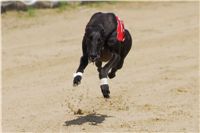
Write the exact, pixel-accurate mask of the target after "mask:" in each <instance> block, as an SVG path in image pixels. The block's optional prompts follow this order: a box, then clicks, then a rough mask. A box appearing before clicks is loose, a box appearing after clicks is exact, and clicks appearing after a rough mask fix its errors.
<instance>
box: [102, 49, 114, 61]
mask: <svg viewBox="0 0 200 133" xmlns="http://www.w3.org/2000/svg"><path fill="white" fill-rule="evenodd" d="M111 57H112V53H111V52H110V50H108V49H103V50H102V51H101V55H100V60H101V61H104V62H106V61H109V60H110V59H111Z"/></svg>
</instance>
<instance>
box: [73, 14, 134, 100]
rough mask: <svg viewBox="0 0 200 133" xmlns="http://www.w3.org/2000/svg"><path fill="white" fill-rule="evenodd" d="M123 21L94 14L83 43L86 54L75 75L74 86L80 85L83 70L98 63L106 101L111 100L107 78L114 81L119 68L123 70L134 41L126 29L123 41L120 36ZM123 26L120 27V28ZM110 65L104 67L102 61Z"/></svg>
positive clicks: (84, 53)
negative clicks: (91, 64) (92, 63)
mask: <svg viewBox="0 0 200 133" xmlns="http://www.w3.org/2000/svg"><path fill="white" fill-rule="evenodd" d="M119 23H122V21H120V20H119V19H118V17H117V16H115V15H114V14H113V13H101V12H98V13H95V14H94V15H93V16H92V17H91V19H90V21H89V22H88V24H87V26H86V29H85V34H84V37H83V41H82V52H83V55H82V57H81V59H80V65H79V67H78V69H77V71H76V73H75V74H74V80H73V85H74V86H77V85H79V84H80V82H81V79H82V74H83V72H84V69H85V68H86V66H87V65H88V62H95V65H96V66H97V70H98V72H99V78H100V80H101V84H100V87H101V91H102V93H103V96H104V97H105V98H109V94H110V91H109V86H108V82H107V76H108V77H109V78H110V79H111V78H114V77H115V73H116V71H117V70H118V69H121V68H122V66H123V63H124V59H125V57H126V55H127V54H128V52H129V51H130V49H131V46H132V38H131V35H130V33H129V32H128V30H126V29H124V30H123V29H121V30H123V36H124V38H123V40H119V38H117V36H118V35H119V34H121V33H119V32H118V27H119V28H120V24H119ZM122 26H123V25H121V28H123V27H122ZM103 61H105V62H107V61H108V63H107V64H105V66H103V67H102V62H103Z"/></svg>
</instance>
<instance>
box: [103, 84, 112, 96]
mask: <svg viewBox="0 0 200 133" xmlns="http://www.w3.org/2000/svg"><path fill="white" fill-rule="evenodd" d="M101 92H102V93H103V96H104V98H110V96H109V94H110V91H109V86H108V85H107V84H105V85H101Z"/></svg>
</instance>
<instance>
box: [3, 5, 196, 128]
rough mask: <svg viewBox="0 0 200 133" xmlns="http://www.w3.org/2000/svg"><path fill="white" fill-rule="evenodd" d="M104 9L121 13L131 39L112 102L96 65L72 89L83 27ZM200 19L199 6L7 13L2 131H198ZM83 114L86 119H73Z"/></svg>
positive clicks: (151, 6)
mask: <svg viewBox="0 0 200 133" xmlns="http://www.w3.org/2000/svg"><path fill="white" fill-rule="evenodd" d="M118 9H120V10H118ZM100 10H101V11H110V12H115V13H116V14H118V15H119V16H120V17H121V18H122V19H123V20H124V22H125V26H126V27H127V28H128V29H129V30H130V32H131V34H132V36H133V48H132V50H131V52H130V54H129V55H128V57H127V59H126V61H125V65H124V67H123V69H122V70H120V71H119V72H118V73H117V77H116V78H115V79H113V80H109V83H110V89H111V99H109V100H105V99H103V97H102V94H101V91H100V88H99V80H98V74H97V72H96V68H95V67H94V66H93V65H92V64H90V65H89V66H88V67H87V69H86V71H85V73H84V78H83V80H82V84H81V85H80V86H79V87H77V88H73V87H72V73H73V72H74V71H75V70H76V68H77V66H78V64H79V57H80V56H81V40H82V36H83V33H84V28H85V25H86V23H87V22H88V19H89V18H90V16H91V15H92V14H93V13H94V12H97V11H100ZM39 14H40V15H39ZM198 18H199V14H198V3H197V2H196V3H195V2H193V3H192V2H185V3H183V2H182V3H181V2H180V3H168V2H163V3H155V2H153V3H145V2H144V3H121V4H114V5H105V6H103V7H97V8H86V7H80V8H77V9H76V10H69V11H66V12H63V13H56V11H53V10H40V11H37V15H36V17H32V18H27V17H25V16H24V15H23V14H19V13H14V12H8V13H7V14H5V15H3V16H2V39H3V40H2V43H3V44H2V62H3V64H2V78H3V80H2V83H3V86H2V88H3V89H2V111H3V120H2V121H3V131H13V132H16V131H32V132H36V131H37V132H44V131H46V132H49V131H53V132H58V131H61V132H69V131H71V132H75V131H95V132H96V131H193V132H197V130H198V93H199V92H198V88H199V86H198V78H199V77H198V69H199V67H198V49H199V45H198V43H199V38H198V34H199V26H198ZM73 31H76V32H73ZM78 109H81V110H82V112H83V114H82V115H74V112H75V111H77V110H78Z"/></svg>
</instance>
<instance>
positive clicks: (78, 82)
mask: <svg viewBox="0 0 200 133" xmlns="http://www.w3.org/2000/svg"><path fill="white" fill-rule="evenodd" d="M81 79H82V77H81V76H79V75H78V76H76V77H74V81H73V86H78V85H79V84H80V83H81Z"/></svg>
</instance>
